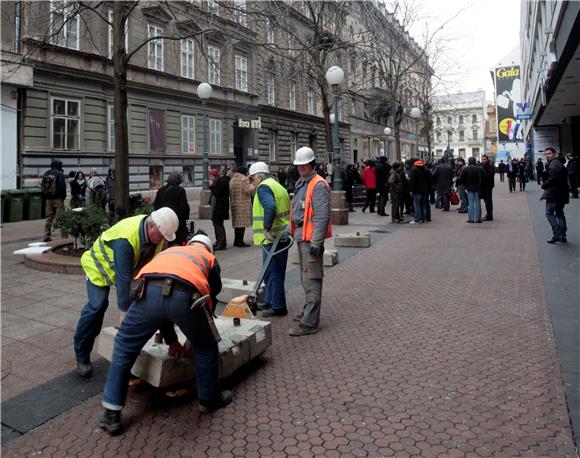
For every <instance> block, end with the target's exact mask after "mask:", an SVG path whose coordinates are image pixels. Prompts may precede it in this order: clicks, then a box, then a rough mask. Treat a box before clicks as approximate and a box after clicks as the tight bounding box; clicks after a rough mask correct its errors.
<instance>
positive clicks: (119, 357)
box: [99, 234, 232, 435]
mask: <svg viewBox="0 0 580 458" xmlns="http://www.w3.org/2000/svg"><path fill="white" fill-rule="evenodd" d="M136 280H137V281H139V280H140V281H141V282H143V286H142V287H143V289H144V294H143V295H142V296H141V297H137V298H136V299H135V302H134V303H133V305H132V306H131V307H130V308H129V311H128V312H127V316H126V317H125V319H124V320H123V322H122V323H121V326H120V327H119V330H118V332H117V335H116V337H115V345H114V347H113V356H112V358H111V364H110V366H109V371H108V373H107V382H106V384H105V389H104V391H103V401H102V405H103V407H104V408H105V411H104V414H103V416H102V418H101V420H100V422H99V425H100V427H101V428H102V429H104V430H105V431H107V432H108V433H110V434H112V435H113V434H118V433H119V432H121V429H122V425H121V411H122V410H123V408H124V407H125V402H126V399H127V388H128V385H129V377H130V375H131V367H133V364H134V363H135V360H136V359H137V357H138V356H139V354H140V352H141V349H142V348H143V346H144V345H145V344H146V343H147V341H148V340H149V339H150V338H151V337H152V336H153V335H154V334H155V332H156V331H157V329H158V328H159V324H160V323H171V324H173V323H175V324H177V326H179V329H181V331H182V332H183V334H185V336H186V337H187V340H189V342H191V344H192V349H193V353H194V356H195V382H196V386H197V397H198V399H199V407H198V409H199V411H200V412H201V413H209V412H212V411H214V410H217V409H219V408H221V407H224V406H226V405H227V404H229V403H230V402H231V401H232V393H231V391H229V390H224V391H219V390H218V383H217V382H218V374H219V349H218V342H217V340H216V338H215V337H214V334H213V332H212V329H211V324H210V320H213V316H212V314H213V309H214V308H215V304H216V303H217V295H218V294H219V292H220V291H221V288H222V282H221V278H220V270H219V264H218V261H217V259H216V258H215V256H214V255H213V252H212V244H211V240H210V239H209V237H208V236H207V235H204V234H197V235H195V236H194V237H193V238H192V239H191V240H190V242H189V243H188V244H187V245H186V246H174V247H172V248H169V249H167V250H165V251H164V252H163V253H161V254H160V255H158V256H156V257H155V258H154V259H153V260H152V261H151V262H149V263H148V264H146V265H145V266H144V267H143V268H142V269H141V270H140V271H139V273H138V274H137V276H136ZM206 295H207V299H206V304H201V305H199V306H198V307H195V308H192V304H193V303H194V302H195V301H196V300H197V299H199V300H203V299H202V298H203V296H206ZM183 353H184V349H183V347H182V346H181V344H180V343H179V341H177V337H176V336H172V339H171V341H170V342H169V354H170V355H173V356H179V355H181V354H183Z"/></svg>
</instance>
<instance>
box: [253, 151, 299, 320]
mask: <svg viewBox="0 0 580 458" xmlns="http://www.w3.org/2000/svg"><path fill="white" fill-rule="evenodd" d="M249 174H250V181H251V182H252V184H253V185H254V186H256V194H255V195H254V206H253V208H252V220H253V229H254V245H258V246H260V245H261V244H262V242H263V243H264V245H263V246H264V248H265V249H266V250H267V251H270V250H271V248H272V242H273V241H274V239H275V238H276V237H277V236H281V235H282V234H283V233H284V232H286V231H287V230H288V223H289V222H290V216H289V215H290V197H288V192H287V191H286V189H284V187H283V186H282V185H281V184H280V183H278V182H277V181H276V180H274V178H272V177H271V176H270V168H269V167H268V164H266V163H265V162H256V163H255V164H252V166H251V167H250V171H249ZM288 243H290V241H289V240H288V239H287V238H286V239H281V240H280V241H279V242H278V245H277V247H276V251H278V250H280V249H283V248H285V247H286V246H287V245H288ZM266 257H267V253H266V252H263V256H262V262H264V261H265V260H266ZM287 262H288V250H284V251H282V252H281V253H278V254H277V255H275V256H274V257H273V258H272V259H271V260H270V265H269V266H268V270H267V271H266V276H265V284H266V287H265V291H264V305H262V306H258V308H259V309H260V310H262V316H265V317H272V316H284V315H286V314H287V313H288V310H287V308H286V293H285V292H284V280H285V278H286V263H287Z"/></svg>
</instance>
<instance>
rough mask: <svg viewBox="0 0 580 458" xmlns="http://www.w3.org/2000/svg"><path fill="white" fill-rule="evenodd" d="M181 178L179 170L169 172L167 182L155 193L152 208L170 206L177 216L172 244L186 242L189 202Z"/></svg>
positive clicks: (183, 243)
mask: <svg viewBox="0 0 580 458" xmlns="http://www.w3.org/2000/svg"><path fill="white" fill-rule="evenodd" d="M181 183H182V178H181V174H180V173H179V172H171V173H170V174H169V176H168V177H167V184H166V185H165V186H162V187H161V188H159V190H158V191H157V194H156V195H155V200H154V201H153V208H155V210H158V209H160V208H161V207H169V208H171V209H172V210H173V211H174V212H175V214H176V215H177V218H179V227H178V229H177V232H176V233H175V241H174V242H172V244H173V245H185V242H187V220H188V219H189V203H188V202H187V195H186V193H185V189H183V187H181V186H180V185H181Z"/></svg>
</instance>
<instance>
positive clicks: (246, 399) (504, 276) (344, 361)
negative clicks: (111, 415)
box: [2, 190, 575, 457]
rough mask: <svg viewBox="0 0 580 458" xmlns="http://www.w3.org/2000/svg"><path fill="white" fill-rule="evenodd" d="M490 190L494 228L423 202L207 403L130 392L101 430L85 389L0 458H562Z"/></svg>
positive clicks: (565, 450) (499, 202)
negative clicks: (214, 408)
mask: <svg viewBox="0 0 580 458" xmlns="http://www.w3.org/2000/svg"><path fill="white" fill-rule="evenodd" d="M496 194H497V195H496V214H495V218H496V221H495V222H494V223H485V224H477V225H471V224H469V225H468V224H465V221H464V220H465V218H464V215H458V214H456V213H454V212H450V213H441V212H439V211H435V212H434V216H433V223H431V224H429V225H422V226H416V227H412V226H397V227H396V230H395V232H393V233H392V234H389V235H387V236H386V237H385V238H383V239H382V240H381V241H380V242H379V243H376V244H375V245H373V246H372V247H371V248H369V249H366V250H364V251H362V252H361V253H359V254H358V255H356V256H353V257H351V258H349V259H348V260H346V261H344V262H341V263H340V264H339V265H338V266H336V267H335V268H333V269H332V270H329V271H328V273H327V277H326V280H325V287H324V303H323V314H322V327H321V330H320V332H319V333H318V334H316V335H312V336H307V337H304V338H292V337H290V336H288V335H287V328H288V326H289V324H290V319H289V318H287V317H286V318H282V319H276V320H275V321H274V325H273V333H274V346H273V348H272V349H271V350H270V351H269V352H268V353H267V355H266V357H265V358H264V359H265V364H263V365H262V366H260V367H259V368H258V369H256V370H255V371H254V372H251V373H249V374H248V375H247V376H246V377H245V378H242V379H241V381H240V382H239V383H238V384H237V385H236V386H235V400H234V402H233V403H232V404H231V405H230V406H228V407H226V408H225V409H223V410H222V411H219V412H216V413H214V414H213V415H211V416H201V417H200V416H199V415H198V413H197V410H196V403H195V402H189V403H175V404H169V403H167V402H165V401H162V400H161V399H159V398H158V397H157V396H156V395H155V393H153V392H151V391H150V390H138V391H135V390H134V391H132V392H131V394H130V397H129V401H128V402H129V404H128V407H127V409H125V412H124V420H125V423H126V425H127V431H126V432H125V434H124V435H122V436H120V437H116V438H110V437H109V436H108V435H107V434H105V433H103V432H101V431H99V430H98V428H97V427H96V423H97V419H98V416H99V415H100V412H101V408H100V405H99V403H100V396H96V397H94V398H91V399H90V400H88V401H86V402H85V403H83V404H81V405H79V406H77V407H75V408H73V409H71V410H69V411H67V412H65V413H64V414H62V415H60V416H59V417H57V418H56V419H54V420H52V421H50V422H48V423H46V424H44V425H42V426H40V427H39V428H37V429H36V430H33V431H31V432H29V433H27V434H26V435H24V436H22V437H21V438H18V439H16V440H14V441H13V442H10V443H9V444H8V445H7V446H6V447H4V448H3V450H2V453H3V455H4V456H26V455H30V456H32V455H38V454H42V455H43V456H64V455H70V456H163V457H166V456H195V457H198V456H223V457H225V456H244V457H250V456H325V457H332V456H340V457H346V456H387V455H397V456H404V455H407V454H409V455H425V456H436V455H445V456H450V455H451V456H520V455H527V456H551V457H552V456H574V454H575V451H574V444H573V439H572V435H571V429H570V421H569V417H568V413H567V410H566V405H565V398H564V392H563V387H562V379H561V374H560V369H559V365H558V357H557V354H556V350H555V345H554V341H553V334H552V329H551V325H550V321H549V317H548V313H547V305H546V299H545V291H544V289H543V282H542V277H541V273H540V270H539V263H538V257H537V251H536V246H535V244H534V243H530V240H532V239H533V232H532V229H531V226H530V215H529V211H528V207H527V204H526V200H525V195H524V194H523V193H522V194H517V193H516V194H512V195H507V193H505V190H498V192H497V193H496ZM358 216H360V217H361V218H369V217H368V216H363V215H357V217H358ZM365 221H367V220H365ZM368 221H371V220H368ZM374 221H376V220H375V219H373V220H372V222H374ZM232 251H233V250H232ZM4 274H5V272H4V266H3V277H4ZM34 275H36V274H34ZM3 279H4V278H3ZM10 280H11V281H12V282H14V281H16V280H17V279H16V278H11V279H10ZM77 281H78V278H77ZM72 283H73V281H72V280H71V284H72ZM61 291H62V290H61ZM3 294H4V291H3ZM11 294H15V291H12V292H11ZM32 294H38V293H37V292H32ZM78 294H82V293H81V292H80V291H79V289H76V290H73V291H72V293H71V294H69V296H71V297H72V296H73V295H78ZM288 298H289V305H290V306H291V307H292V308H294V309H297V308H298V307H299V306H300V304H301V303H302V300H303V293H302V291H301V289H300V288H296V289H294V290H292V291H290V292H288ZM3 302H4V297H3ZM77 302H78V297H77ZM78 307H79V306H78V305H77V309H78ZM67 344H69V343H68V342H67ZM69 345H70V344H69ZM5 348H6V347H3V350H4V351H3V353H4V354H3V358H4V357H5ZM38 364H41V363H40V362H39V361H37V365H38ZM34 369H35V368H34V367H30V368H29V372H30V373H32V374H34ZM29 377H31V376H30V375H29Z"/></svg>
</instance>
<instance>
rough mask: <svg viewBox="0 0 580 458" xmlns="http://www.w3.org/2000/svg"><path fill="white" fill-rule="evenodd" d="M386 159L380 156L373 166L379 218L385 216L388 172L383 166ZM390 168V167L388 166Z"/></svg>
mask: <svg viewBox="0 0 580 458" xmlns="http://www.w3.org/2000/svg"><path fill="white" fill-rule="evenodd" d="M386 159H387V158H386V157H384V156H381V157H379V159H378V160H377V161H376V166H375V176H376V180H377V192H378V193H379V206H378V208H377V213H378V215H379V216H387V214H386V213H385V206H386V205H387V197H388V195H387V189H388V188H387V186H388V180H389V173H388V172H389V171H388V170H387V167H386V165H385V163H386ZM389 168H390V166H389Z"/></svg>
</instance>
